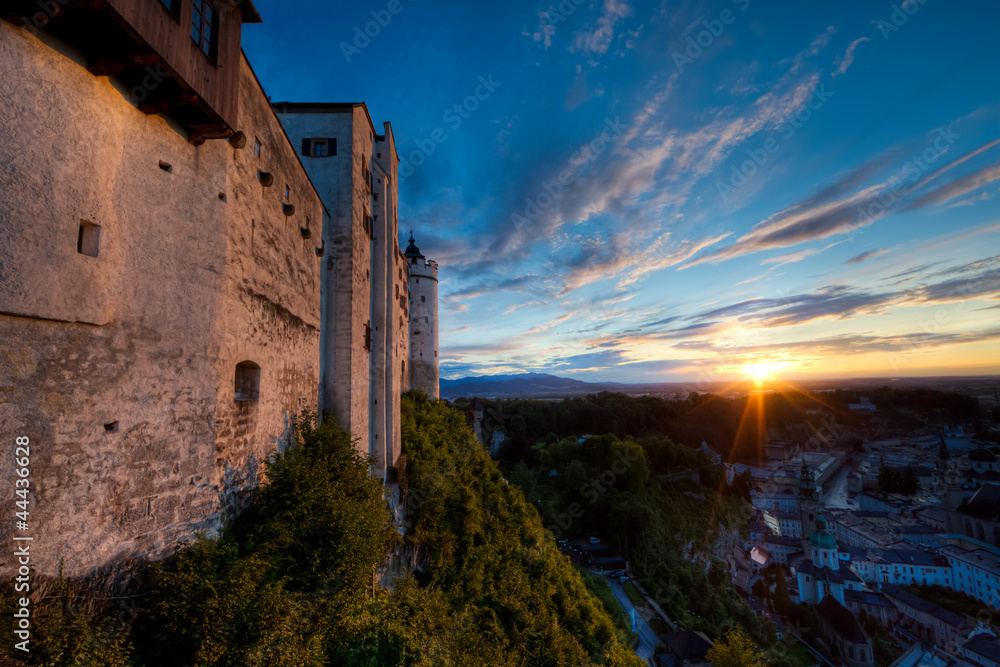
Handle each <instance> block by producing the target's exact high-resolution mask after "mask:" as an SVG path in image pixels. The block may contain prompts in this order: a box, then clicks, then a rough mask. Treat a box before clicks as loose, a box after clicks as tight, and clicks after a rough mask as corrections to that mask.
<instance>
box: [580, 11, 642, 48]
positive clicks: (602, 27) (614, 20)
mask: <svg viewBox="0 0 1000 667" xmlns="http://www.w3.org/2000/svg"><path fill="white" fill-rule="evenodd" d="M631 14H632V6H631V5H630V4H629V3H628V2H627V1H626V0H604V7H603V10H602V12H601V16H600V17H599V18H598V19H597V27H596V28H594V29H593V30H585V31H581V32H578V33H576V38H575V40H574V43H573V45H574V48H575V50H577V51H580V52H582V53H585V54H589V55H595V54H601V55H603V54H605V53H607V52H608V47H609V46H611V41H612V40H613V39H614V37H615V26H616V25H617V24H618V23H619V22H620V21H621V20H622V19H624V18H626V17H628V16H630V15H631Z"/></svg>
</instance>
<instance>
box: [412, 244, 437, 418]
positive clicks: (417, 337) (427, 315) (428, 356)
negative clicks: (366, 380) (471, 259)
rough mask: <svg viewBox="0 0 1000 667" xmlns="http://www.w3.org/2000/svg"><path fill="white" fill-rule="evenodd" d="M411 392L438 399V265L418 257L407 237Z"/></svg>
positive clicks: (417, 252)
mask: <svg viewBox="0 0 1000 667" xmlns="http://www.w3.org/2000/svg"><path fill="white" fill-rule="evenodd" d="M403 254H404V255H406V261H407V262H408V264H409V267H410V281H409V282H410V388H411V389H422V390H424V391H425V392H427V395H428V396H430V397H431V398H434V399H437V398H439V397H440V390H439V386H438V380H439V374H438V307H437V299H438V265H437V262H434V261H431V260H429V259H426V258H425V257H424V256H423V255H421V254H420V249H419V248H417V246H416V244H415V243H414V241H413V233H412V232H411V233H410V245H408V246H407V247H406V252H404V253H403Z"/></svg>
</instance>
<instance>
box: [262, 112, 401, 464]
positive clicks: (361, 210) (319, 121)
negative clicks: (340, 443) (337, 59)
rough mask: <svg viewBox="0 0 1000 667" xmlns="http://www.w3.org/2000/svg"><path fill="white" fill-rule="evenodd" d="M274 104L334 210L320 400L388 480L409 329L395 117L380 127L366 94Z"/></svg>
mask: <svg viewBox="0 0 1000 667" xmlns="http://www.w3.org/2000/svg"><path fill="white" fill-rule="evenodd" d="M275 110H276V111H277V113H278V116H279V117H280V118H281V122H282V124H283V125H284V127H285V128H286V130H287V132H288V135H289V137H290V138H291V141H292V143H293V145H295V146H299V147H300V152H301V159H302V162H303V164H304V165H305V168H306V170H308V172H309V174H310V176H311V178H312V181H313V182H314V183H316V186H317V188H318V189H319V191H320V194H321V195H322V197H323V201H324V202H326V204H327V208H328V209H329V211H330V224H329V225H328V226H327V231H326V234H325V236H324V243H325V244H326V249H327V259H326V263H325V265H324V280H325V281H326V284H327V285H329V286H330V290H329V294H330V296H329V298H328V300H327V302H326V303H325V304H324V311H323V312H324V315H323V322H324V338H323V341H324V342H323V352H322V354H323V355H324V358H326V359H328V360H329V364H328V365H327V364H325V365H324V367H328V368H330V369H331V372H330V373H328V374H325V375H324V379H323V399H322V404H323V410H324V411H326V412H328V413H330V414H332V415H334V416H335V417H336V418H337V419H338V421H339V422H340V423H341V424H342V425H343V426H344V427H345V428H347V429H348V430H350V431H351V433H352V434H353V435H354V436H355V437H356V438H357V439H358V442H359V444H360V446H361V447H362V448H363V453H365V454H367V455H369V456H371V457H372V458H373V459H374V460H375V471H374V474H376V475H379V476H381V477H383V478H384V479H386V480H387V481H393V479H394V478H395V471H394V466H395V465H396V462H397V461H398V459H399V455H400V452H401V447H402V445H401V425H400V420H399V410H400V395H401V393H402V392H403V391H405V390H406V389H407V388H408V386H409V382H408V377H407V374H406V373H407V371H406V366H407V362H408V355H409V330H408V328H407V327H406V326H405V320H406V317H407V302H406V295H407V276H408V274H407V266H406V263H405V262H404V261H403V258H402V256H401V254H400V251H399V242H398V236H399V234H398V227H399V221H398V208H399V190H398V181H397V178H396V177H397V166H398V164H399V158H398V156H397V155H396V145H395V138H394V137H393V134H392V126H391V125H390V124H389V123H385V124H384V125H383V127H382V128H381V129H382V134H377V133H376V129H377V128H376V127H375V125H374V124H373V123H372V121H371V116H370V115H369V113H368V109H367V107H366V106H365V105H364V104H353V103H345V104H323V103H291V102H279V103H277V104H275ZM318 143H322V144H323V146H324V149H323V150H322V151H317V150H316V149H315V146H316V144H318ZM317 153H321V154H319V155H317ZM348 296H349V297H350V298H348Z"/></svg>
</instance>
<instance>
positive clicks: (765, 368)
mask: <svg viewBox="0 0 1000 667" xmlns="http://www.w3.org/2000/svg"><path fill="white" fill-rule="evenodd" d="M775 370H776V369H775V367H774V365H773V364H748V365H746V366H744V367H743V372H744V373H745V374H746V375H747V376H749V377H750V378H752V379H753V381H754V382H755V383H757V384H758V385H760V384H763V383H764V381H765V380H767V379H769V378H770V377H771V376H772V375H774V373H775Z"/></svg>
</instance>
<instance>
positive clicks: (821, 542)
mask: <svg viewBox="0 0 1000 667" xmlns="http://www.w3.org/2000/svg"><path fill="white" fill-rule="evenodd" d="M809 544H811V545H813V546H814V547H816V548H817V549H836V548H837V540H835V539H834V537H833V535H831V534H830V533H828V532H826V531H825V530H823V531H819V530H817V531H816V532H815V533H813V534H812V535H810V536H809Z"/></svg>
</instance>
